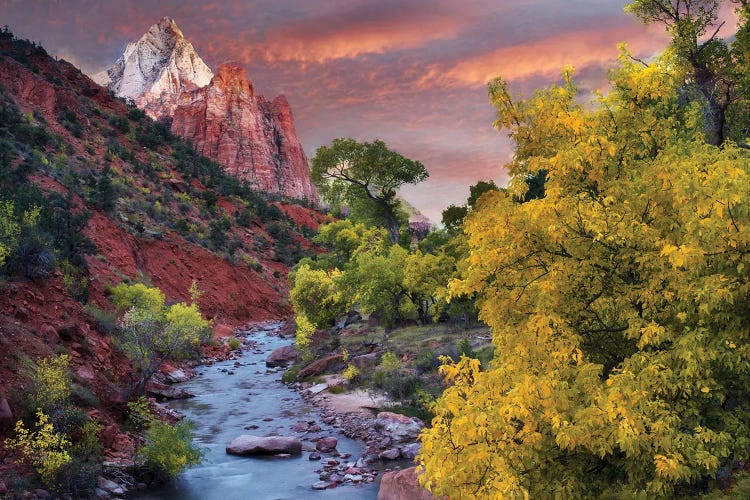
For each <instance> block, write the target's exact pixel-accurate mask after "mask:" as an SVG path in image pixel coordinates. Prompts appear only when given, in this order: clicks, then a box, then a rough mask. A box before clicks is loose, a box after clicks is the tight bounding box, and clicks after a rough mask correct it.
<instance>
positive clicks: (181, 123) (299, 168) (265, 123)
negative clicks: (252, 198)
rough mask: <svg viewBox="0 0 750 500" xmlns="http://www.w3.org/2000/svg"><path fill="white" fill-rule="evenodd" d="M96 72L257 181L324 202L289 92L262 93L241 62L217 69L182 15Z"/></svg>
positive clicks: (152, 30) (246, 177) (260, 185)
mask: <svg viewBox="0 0 750 500" xmlns="http://www.w3.org/2000/svg"><path fill="white" fill-rule="evenodd" d="M93 79H94V80H95V81H96V82H97V83H99V84H101V85H103V86H106V87H107V88H108V89H109V90H111V91H112V92H114V93H115V94H116V95H117V96H119V97H124V98H126V99H132V100H133V102H134V103H135V104H136V105H137V106H138V107H139V108H141V109H143V110H144V111H146V113H148V114H149V115H150V116H151V117H152V118H154V119H157V120H165V121H167V122H169V121H171V122H172V125H171V127H172V132H174V133H175V134H176V135H178V136H180V137H183V138H185V139H190V140H191V141H192V143H193V145H194V146H195V148H196V149H197V150H198V151H199V152H200V153H201V154H203V155H205V156H207V157H209V158H211V159H213V160H215V161H216V162H218V163H219V164H221V165H222V166H223V167H225V168H226V170H227V171H228V172H229V173H231V174H232V175H234V176H236V177H238V178H240V179H243V180H246V181H248V182H249V183H250V185H251V186H253V187H255V188H256V189H258V190H261V191H266V192H270V193H279V194H282V195H286V196H289V197H291V198H297V199H306V200H309V201H311V202H313V203H317V202H318V195H317V191H316V190H315V187H314V186H313V184H312V181H311V180H310V167H309V164H308V161H307V156H305V152H304V150H303V149H302V144H300V141H299V139H297V132H296V131H295V129H294V120H293V117H292V110H291V108H290V107H289V102H288V101H287V99H286V97H285V96H283V95H280V96H278V97H276V98H275V99H274V100H273V101H270V102H269V101H267V100H266V99H265V98H264V97H263V96H262V95H259V94H256V93H255V91H254V89H253V86H252V84H251V83H250V81H249V80H248V77H247V75H246V74H245V70H244V69H242V68H241V67H240V66H237V65H235V64H224V65H222V66H220V67H219V69H218V71H217V73H216V75H214V74H213V73H212V72H211V69H210V68H209V67H208V66H207V65H206V64H205V63H204V62H203V60H202V59H201V58H200V56H198V54H197V53H196V52H195V49H194V48H193V46H192V44H191V43H190V42H189V41H188V40H187V39H186V38H185V37H184V36H183V34H182V31H180V28H179V27H177V24H176V23H175V21H174V19H170V18H168V17H165V18H163V19H162V20H161V21H159V22H158V23H156V24H154V25H153V26H151V28H149V30H148V31H147V32H146V33H145V34H144V35H143V36H142V37H141V38H140V39H139V40H138V41H137V42H135V43H131V44H128V46H127V48H126V49H125V53H124V54H123V55H122V57H120V59H118V60H117V61H116V62H115V64H114V66H112V68H110V69H109V70H106V71H102V72H101V73H98V74H96V75H94V76H93Z"/></svg>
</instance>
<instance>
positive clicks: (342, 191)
mask: <svg viewBox="0 0 750 500" xmlns="http://www.w3.org/2000/svg"><path fill="white" fill-rule="evenodd" d="M428 175H429V174H428V172H427V170H426V169H425V168H424V165H422V164H421V163H420V162H418V161H414V160H410V159H409V158H406V157H405V156H403V155H401V154H399V153H397V152H395V151H392V150H390V149H388V147H387V146H386V145H385V143H384V142H383V141H380V140H376V141H374V142H362V143H360V142H357V141H355V140H354V139H341V138H339V139H334V140H333V143H332V144H331V146H330V147H329V146H321V147H320V148H318V150H317V151H316V152H315V157H314V158H313V159H312V171H311V176H312V180H313V182H314V183H315V185H316V186H317V187H318V190H319V191H320V194H321V195H322V196H323V198H325V199H326V200H327V201H328V202H330V203H332V204H334V205H341V204H346V205H348V206H349V207H354V208H356V209H357V210H358V211H359V212H366V213H365V215H366V216H367V217H368V218H372V219H376V220H379V221H380V225H382V226H383V227H385V228H386V229H387V230H388V236H389V237H390V240H391V243H392V244H394V245H395V244H396V243H398V241H399V236H400V233H399V225H400V221H399V205H400V202H399V200H398V198H397V197H396V192H397V191H398V189H399V188H400V187H401V186H403V185H404V184H417V183H419V182H422V181H423V180H425V179H426V178H427V176H428Z"/></svg>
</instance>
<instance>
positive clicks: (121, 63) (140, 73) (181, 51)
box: [93, 17, 213, 119]
mask: <svg viewBox="0 0 750 500" xmlns="http://www.w3.org/2000/svg"><path fill="white" fill-rule="evenodd" d="M211 78H213V73H212V72H211V69H210V68H209V67H208V66H207V65H206V63H204V62H203V60H202V59H201V58H200V56H199V55H198V54H197V53H196V52H195V49H194V48H193V45H192V44H191V43H190V42H189V41H188V40H187V39H186V38H185V37H184V36H183V34H182V31H180V28H179V27H178V26H177V23H175V21H174V19H170V18H168V17H164V18H162V19H161V20H160V21H159V22H158V23H156V24H154V25H153V26H151V28H149V30H148V31H147V32H146V33H145V34H144V35H143V36H142V37H141V38H140V39H139V40H138V41H137V42H135V43H130V44H128V46H127V48H126V49H125V53H124V54H123V55H122V57H120V58H119V59H118V60H117V61H116V62H115V64H114V66H112V68H110V69H109V70H106V71H102V72H101V73H98V74H96V75H94V77H93V79H94V81H96V82H97V83H99V84H100V85H102V86H105V87H107V88H108V89H110V90H111V91H113V92H114V93H115V94H116V95H117V96H119V97H124V98H126V99H132V100H133V102H135V104H136V105H137V106H138V107H139V108H141V109H143V110H144V111H146V112H147V113H148V114H149V115H151V117H152V118H155V119H159V118H163V117H166V116H171V114H172V112H173V111H174V108H175V107H176V105H177V101H178V99H179V96H180V94H181V93H182V92H184V91H188V90H194V89H197V88H200V87H204V86H206V85H208V83H209V82H210V81H211Z"/></svg>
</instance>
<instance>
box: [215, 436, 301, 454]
mask: <svg viewBox="0 0 750 500" xmlns="http://www.w3.org/2000/svg"><path fill="white" fill-rule="evenodd" d="M227 453H229V454H230V455H239V456H246V455H276V454H279V453H289V454H293V455H299V454H300V453H302V442H301V441H300V440H299V438H296V437H288V436H268V437H260V436H251V435H249V434H243V435H241V436H238V437H236V438H234V440H232V442H231V443H229V446H227Z"/></svg>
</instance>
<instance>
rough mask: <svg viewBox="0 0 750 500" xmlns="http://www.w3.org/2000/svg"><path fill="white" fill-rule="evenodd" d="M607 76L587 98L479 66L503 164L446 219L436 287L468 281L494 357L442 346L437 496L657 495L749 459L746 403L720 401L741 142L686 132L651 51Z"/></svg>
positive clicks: (427, 435) (732, 295) (742, 286)
mask: <svg viewBox="0 0 750 500" xmlns="http://www.w3.org/2000/svg"><path fill="white" fill-rule="evenodd" d="M612 77H613V91H612V92H611V93H610V94H609V95H607V96H606V97H600V98H599V102H598V105H596V106H593V107H584V106H582V105H580V104H579V103H578V102H577V101H576V89H575V86H574V85H573V84H572V82H571V80H570V74H569V73H567V74H566V75H565V81H564V85H562V86H559V87H554V86H553V87H552V88H550V89H547V90H544V91H539V92H537V93H535V94H534V95H533V96H532V97H531V98H530V99H528V100H526V101H520V102H515V101H513V100H512V99H511V98H510V95H509V93H508V91H507V87H506V86H505V84H504V82H502V80H499V79H498V80H496V81H494V82H492V83H491V84H490V93H491V99H492V101H493V103H494V104H495V106H496V107H497V108H498V121H497V125H498V126H502V127H504V128H507V129H508V130H509V132H510V136H511V137H512V138H513V140H514V141H515V143H516V152H515V157H514V160H513V161H512V162H511V164H510V165H508V169H509V170H510V172H511V173H512V174H513V179H512V181H511V184H510V188H509V191H508V192H507V193H504V192H501V191H499V192H492V193H489V194H487V195H486V196H485V197H484V198H483V203H482V204H481V207H479V209H478V210H475V211H474V212H473V213H471V214H470V215H469V216H468V217H467V218H466V220H465V221H464V231H465V233H466V238H467V243H468V245H469V249H470V251H469V255H468V257H467V260H466V262H465V263H462V264H459V267H460V268H461V269H462V279H460V280H454V281H452V282H451V284H450V286H449V290H450V293H451V294H452V295H453V296H459V295H472V294H477V303H478V305H479V308H480V318H481V319H482V320H484V321H485V322H486V323H487V324H488V325H489V326H490V327H491V328H492V332H493V342H494V344H495V350H494V352H495V359H494V360H493V362H492V365H491V367H490V369H488V370H487V371H481V370H480V367H479V364H478V362H476V360H471V359H468V358H464V359H462V360H460V361H459V362H456V363H453V362H450V361H448V360H443V361H444V363H446V364H445V365H444V366H443V367H442V369H441V371H442V373H443V375H444V376H445V378H446V381H447V382H448V383H449V384H450V386H449V387H448V389H446V390H445V392H444V394H443V395H442V397H441V398H440V399H439V400H438V401H437V402H436V404H435V405H434V407H433V409H434V413H435V418H434V420H433V422H432V427H431V428H429V429H427V430H425V431H424V432H423V434H422V446H423V448H422V454H421V455H420V463H421V465H422V467H423V468H424V474H423V475H422V476H421V481H422V482H423V484H425V485H426V486H428V487H429V488H430V489H431V490H432V491H433V492H434V493H436V494H437V495H449V496H450V497H451V498H487V499H490V498H492V499H494V498H525V497H529V496H530V497H531V498H601V497H609V498H630V497H634V496H641V497H643V496H644V495H645V496H649V497H651V496H653V497H664V496H671V495H674V494H675V491H676V488H678V487H686V486H687V485H692V484H697V483H700V482H701V481H704V480H706V479H707V478H710V477H711V476H712V475H713V474H714V473H715V471H716V468H717V467H719V466H720V465H722V464H727V463H731V460H732V459H738V460H746V459H747V458H748V449H749V446H750V439H748V436H749V435H750V414H748V413H747V411H746V410H744V409H742V408H741V407H737V408H736V409H732V408H725V407H724V406H723V405H724V403H725V402H726V401H728V400H729V399H731V398H737V399H736V400H745V398H747V397H750V394H748V389H747V385H746V384H744V383H741V382H739V381H742V380H746V377H747V375H746V374H747V371H748V370H750V326H749V325H750V307H748V305H749V304H748V299H747V297H749V296H750V279H748V273H746V272H745V271H746V270H747V266H745V265H742V264H743V263H744V262H745V261H746V260H747V249H748V248H750V203H749V202H748V200H750V154H748V152H747V151H744V150H742V149H741V148H738V147H736V146H733V145H732V144H731V143H726V144H724V145H723V147H722V148H716V147H713V146H710V145H706V144H705V143H704V141H703V136H702V129H701V127H700V114H699V113H698V112H697V111H698V108H697V107H695V106H692V105H684V104H681V103H680V102H679V101H678V93H677V85H678V82H679V79H678V78H677V76H676V75H675V72H674V71H673V67H672V64H671V61H670V59H669V58H668V57H667V58H665V59H663V60H661V61H657V62H655V63H654V64H651V65H649V66H648V67H644V66H642V65H640V64H638V63H635V62H633V61H632V60H631V59H629V58H627V57H626V56H623V58H622V59H621V62H620V67H619V68H618V69H617V70H616V71H614V72H613V74H612ZM540 171H545V172H546V173H547V181H546V184H545V196H544V197H543V198H541V199H534V200H531V201H528V202H526V203H519V202H518V201H517V200H518V199H519V195H520V194H523V192H524V190H525V189H526V183H525V182H524V179H525V178H526V177H527V176H529V175H535V174H537V173H538V172H540ZM696 429H700V432H697V431H696ZM592 471H596V472H592Z"/></svg>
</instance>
